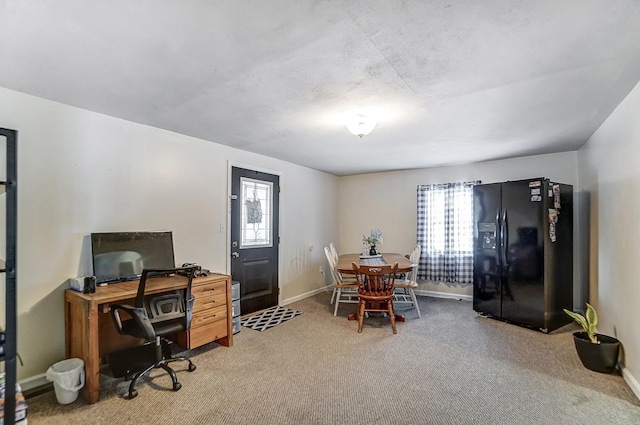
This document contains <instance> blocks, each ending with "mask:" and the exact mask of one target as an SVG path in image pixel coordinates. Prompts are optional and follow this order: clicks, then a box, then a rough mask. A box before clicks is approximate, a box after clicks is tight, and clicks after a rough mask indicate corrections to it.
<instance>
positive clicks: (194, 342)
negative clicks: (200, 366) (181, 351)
mask: <svg viewBox="0 0 640 425" xmlns="http://www.w3.org/2000/svg"><path fill="white" fill-rule="evenodd" d="M226 336H227V320H226V314H225V317H224V320H216V321H213V322H211V323H208V324H205V325H202V326H196V327H193V324H192V326H191V330H190V331H189V348H196V347H200V346H201V345H205V344H208V343H210V342H211V341H215V340H217V339H220V338H224V337H226Z"/></svg>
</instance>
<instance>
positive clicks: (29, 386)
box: [18, 373, 53, 398]
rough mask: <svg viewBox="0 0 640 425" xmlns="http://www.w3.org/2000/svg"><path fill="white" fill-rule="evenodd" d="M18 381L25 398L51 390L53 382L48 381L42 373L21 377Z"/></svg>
mask: <svg viewBox="0 0 640 425" xmlns="http://www.w3.org/2000/svg"><path fill="white" fill-rule="evenodd" d="M18 383H19V384H20V387H22V393H23V394H24V396H25V398H29V397H33V396H36V395H39V394H42V393H45V392H47V391H51V390H53V382H51V381H49V380H48V379H47V376H46V374H44V373H41V374H39V375H34V376H30V377H28V378H25V379H22V380H20V381H18Z"/></svg>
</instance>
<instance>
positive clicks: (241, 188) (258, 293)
mask: <svg viewBox="0 0 640 425" xmlns="http://www.w3.org/2000/svg"><path fill="white" fill-rule="evenodd" d="M231 179H232V180H231V249H230V252H231V275H232V278H233V280H236V281H238V282H240V311H241V312H242V314H248V313H253V312H255V311H258V310H263V309H266V308H269V307H273V306H276V305H278V244H279V230H278V221H279V220H278V211H279V208H278V205H279V192H280V186H279V177H278V176H276V175H273V174H267V173H261V172H258V171H253V170H247V169H244V168H237V167H233V168H232V171H231Z"/></svg>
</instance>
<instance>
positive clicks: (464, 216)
mask: <svg viewBox="0 0 640 425" xmlns="http://www.w3.org/2000/svg"><path fill="white" fill-rule="evenodd" d="M478 183H480V182H479V181H474V182H465V183H444V184H432V185H421V186H418V228H417V243H418V244H419V245H420V246H422V255H421V256H420V264H419V267H418V279H426V280H432V281H439V282H450V283H456V284H460V285H469V284H471V283H472V282H473V185H474V184H478Z"/></svg>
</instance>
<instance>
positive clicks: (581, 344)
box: [573, 332, 620, 373]
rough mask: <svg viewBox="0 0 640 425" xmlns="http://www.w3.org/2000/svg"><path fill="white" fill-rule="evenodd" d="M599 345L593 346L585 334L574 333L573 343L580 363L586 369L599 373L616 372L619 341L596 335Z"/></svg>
mask: <svg viewBox="0 0 640 425" xmlns="http://www.w3.org/2000/svg"><path fill="white" fill-rule="evenodd" d="M596 336H597V337H598V341H600V344H594V343H592V342H591V340H590V339H589V336H588V335H587V333H586V332H574V333H573V342H574V343H575V345H576V351H577V352H578V357H580V361H581V362H582V364H583V365H584V367H586V368H587V369H590V370H593V371H594V372H600V373H611V372H613V371H615V370H616V365H617V364H618V353H619V352H620V341H618V340H617V339H616V338H613V337H611V336H607V335H600V334H596Z"/></svg>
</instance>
